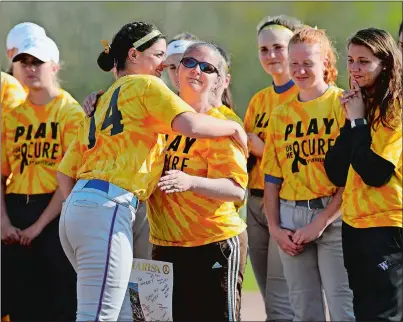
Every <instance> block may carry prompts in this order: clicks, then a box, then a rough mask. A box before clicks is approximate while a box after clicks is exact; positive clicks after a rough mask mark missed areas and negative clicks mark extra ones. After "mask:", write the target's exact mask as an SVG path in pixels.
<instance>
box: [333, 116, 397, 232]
mask: <svg viewBox="0 0 403 322" xmlns="http://www.w3.org/2000/svg"><path fill="white" fill-rule="evenodd" d="M371 137H372V143H371V149H372V151H374V152H375V153H376V154H378V155H379V156H380V157H382V158H384V159H386V160H388V161H390V162H391V163H393V164H394V165H395V173H394V175H393V176H392V178H391V179H390V181H389V182H388V183H387V184H385V185H383V186H381V187H371V186H368V185H366V184H365V183H364V182H363V180H362V179H361V177H360V176H359V175H358V174H357V172H355V170H354V169H353V167H352V166H351V165H350V168H349V171H348V176H347V182H346V187H345V189H344V192H343V203H342V205H341V213H342V217H343V221H345V222H346V223H347V224H349V225H350V226H353V227H356V228H370V227H384V226H395V227H402V198H403V195H402V125H401V122H400V125H399V126H398V127H397V128H395V129H393V130H392V129H389V128H387V127H384V126H383V125H382V124H379V126H378V127H376V128H375V130H374V129H373V128H372V127H371ZM374 171H376V169H374Z"/></svg>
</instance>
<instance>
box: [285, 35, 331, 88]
mask: <svg viewBox="0 0 403 322" xmlns="http://www.w3.org/2000/svg"><path fill="white" fill-rule="evenodd" d="M289 44H290V45H291V44H312V45H315V44H319V45H320V50H321V52H322V54H323V56H324V57H325V58H326V60H327V62H328V64H327V67H326V70H325V72H324V77H323V80H324V81H325V83H326V84H335V82H336V79H337V74H338V71H337V68H336V61H337V54H336V50H335V49H334V47H333V44H332V42H331V41H330V39H329V37H328V36H327V35H326V32H325V30H323V29H317V28H312V27H305V28H303V29H302V30H300V31H298V32H297V33H296V34H294V36H292V38H291V39H290V43H289Z"/></svg>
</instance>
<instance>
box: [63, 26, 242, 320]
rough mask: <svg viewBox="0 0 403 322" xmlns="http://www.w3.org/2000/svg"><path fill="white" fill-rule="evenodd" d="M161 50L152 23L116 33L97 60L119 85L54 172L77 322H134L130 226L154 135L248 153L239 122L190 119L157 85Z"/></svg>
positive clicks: (152, 158) (153, 171)
mask: <svg viewBox="0 0 403 322" xmlns="http://www.w3.org/2000/svg"><path fill="white" fill-rule="evenodd" d="M165 50H166V42H165V36H163V35H162V34H161V32H160V31H158V30H157V29H156V27H155V26H153V25H151V24H148V23H144V22H132V23H128V24H126V25H124V26H123V27H122V28H121V29H120V31H119V32H118V33H117V34H116V35H115V37H114V39H113V41H112V43H111V44H110V45H107V46H105V50H104V51H103V52H102V53H101V54H100V55H99V57H98V65H99V66H100V67H101V68H102V69H103V70H104V71H108V72H109V71H110V70H111V69H112V68H113V67H114V66H115V67H116V70H117V74H118V79H117V80H116V81H115V82H114V83H113V84H112V86H111V87H110V88H109V89H108V91H106V92H105V94H104V95H102V96H101V97H100V99H99V102H98V104H97V107H98V108H97V109H96V111H95V113H94V115H93V116H92V117H91V118H86V119H85V120H84V121H83V123H82V125H81V127H80V128H79V131H78V133H77V136H76V138H75V140H74V141H73V143H72V144H71V146H70V148H69V150H68V152H67V154H66V156H65V158H64V159H63V161H62V163H61V165H60V167H59V173H58V179H59V182H60V187H61V189H62V191H63V193H64V196H65V197H68V198H67V200H66V203H65V205H64V207H63V211H62V216H61V221H60V238H61V241H62V245H63V248H64V251H65V253H66V255H67V257H68V258H69V260H70V262H71V264H72V265H73V267H74V268H75V269H76V272H77V278H78V283H77V287H78V289H77V295H78V309H77V320H79V321H81V320H97V321H116V320H132V319H133V316H132V312H131V306H130V298H129V292H128V282H129V277H130V272H131V266H132V258H133V234H132V222H133V220H134V218H135V213H136V209H137V203H138V200H142V201H145V200H147V199H148V197H149V196H150V194H151V193H152V192H153V191H154V189H155V187H156V184H157V182H158V179H159V177H160V174H161V171H162V169H163V165H164V155H163V152H164V145H163V143H164V142H163V141H162V140H161V139H162V138H161V136H159V133H161V132H162V133H166V134H171V133H172V132H177V133H183V134H184V135H188V136H190V137H197V138H200V137H212V138H214V137H215V138H218V137H221V136H234V137H235V138H236V140H237V141H239V143H240V145H241V146H242V147H244V148H245V149H247V148H246V133H245V132H243V129H242V128H241V127H240V125H239V124H237V123H236V122H233V121H226V120H219V119H217V118H214V117H211V116H207V115H201V114H198V113H195V111H194V109H193V108H191V107H190V106H189V105H188V104H186V103H185V102H184V101H183V100H181V99H180V98H179V97H178V96H177V95H176V94H174V93H173V92H172V91H170V90H169V89H168V87H166V85H165V84H164V83H163V82H162V81H161V80H160V79H159V76H160V75H161V71H162V69H163V59H164V56H165ZM76 180H78V181H77V183H76V184H75V181H76ZM74 184H75V185H74ZM73 186H74V188H73Z"/></svg>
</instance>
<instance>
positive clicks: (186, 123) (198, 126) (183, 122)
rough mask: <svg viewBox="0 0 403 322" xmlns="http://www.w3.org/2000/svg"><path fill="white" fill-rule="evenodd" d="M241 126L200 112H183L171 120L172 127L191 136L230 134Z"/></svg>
mask: <svg viewBox="0 0 403 322" xmlns="http://www.w3.org/2000/svg"><path fill="white" fill-rule="evenodd" d="M239 128H241V126H240V125H239V124H238V123H236V122H234V121H227V120H220V119H217V118H215V117H212V116H209V115H204V114H200V113H191V112H185V113H182V114H180V115H178V116H177V117H176V118H175V119H174V120H173V122H172V129H173V130H174V131H175V132H179V133H182V134H184V135H186V136H188V137H193V138H215V137H224V136H232V135H234V134H235V132H236V131H237V129H239Z"/></svg>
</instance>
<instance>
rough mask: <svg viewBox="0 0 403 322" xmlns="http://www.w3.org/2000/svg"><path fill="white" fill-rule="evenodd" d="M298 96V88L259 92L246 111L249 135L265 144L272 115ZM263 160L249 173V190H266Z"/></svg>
mask: <svg viewBox="0 0 403 322" xmlns="http://www.w3.org/2000/svg"><path fill="white" fill-rule="evenodd" d="M297 94H298V88H297V86H295V85H294V86H292V87H291V88H290V89H288V90H286V91H285V92H283V93H280V94H278V93H276V92H275V90H274V86H269V87H266V88H264V89H262V90H261V91H259V92H257V93H256V94H255V95H254V96H253V97H252V99H251V101H250V102H249V105H248V109H247V110H246V114H245V119H244V125H245V130H246V132H248V133H254V134H256V135H257V136H259V138H261V139H262V141H263V142H265V141H266V128H267V125H268V124H269V119H270V115H271V113H272V112H273V110H274V109H275V108H276V107H277V106H279V105H280V104H282V103H284V102H286V101H288V100H290V99H291V98H293V97H295V96H296V95H297ZM261 162H262V158H256V164H255V166H254V167H253V169H252V170H251V171H250V173H249V188H250V189H264V173H263V171H262V169H261Z"/></svg>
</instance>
